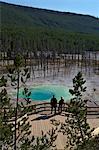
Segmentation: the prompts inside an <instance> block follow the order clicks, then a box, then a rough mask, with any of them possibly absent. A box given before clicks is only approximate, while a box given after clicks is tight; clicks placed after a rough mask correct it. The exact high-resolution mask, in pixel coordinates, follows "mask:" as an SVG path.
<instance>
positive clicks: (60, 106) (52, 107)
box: [50, 95, 64, 114]
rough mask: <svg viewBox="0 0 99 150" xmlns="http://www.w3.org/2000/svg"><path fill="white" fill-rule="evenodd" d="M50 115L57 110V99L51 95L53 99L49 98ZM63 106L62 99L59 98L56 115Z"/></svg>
mask: <svg viewBox="0 0 99 150" xmlns="http://www.w3.org/2000/svg"><path fill="white" fill-rule="evenodd" d="M50 104H51V114H52V112H53V111H54V114H56V109H57V99H56V98H55V96H54V95H53V97H52V98H51V102H50ZM63 106H64V99H63V98H62V97H61V99H60V100H59V105H58V113H61V112H62V108H63Z"/></svg>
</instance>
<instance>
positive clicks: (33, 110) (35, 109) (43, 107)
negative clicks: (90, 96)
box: [26, 102, 99, 115]
mask: <svg viewBox="0 0 99 150" xmlns="http://www.w3.org/2000/svg"><path fill="white" fill-rule="evenodd" d="M58 106H59V104H57V109H56V111H57V112H58ZM26 107H28V108H29V110H30V112H28V115H30V114H38V113H40V112H45V111H51V105H50V103H48V102H45V103H39V104H32V105H28V106H26ZM67 108H68V104H67V103H65V105H64V107H63V112H66V110H67ZM87 115H99V106H94V107H92V106H87Z"/></svg>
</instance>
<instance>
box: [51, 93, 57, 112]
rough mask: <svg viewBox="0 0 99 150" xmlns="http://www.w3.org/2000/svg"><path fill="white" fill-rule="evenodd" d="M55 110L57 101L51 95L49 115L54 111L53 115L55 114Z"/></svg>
mask: <svg viewBox="0 0 99 150" xmlns="http://www.w3.org/2000/svg"><path fill="white" fill-rule="evenodd" d="M56 108H57V99H56V98H55V96H54V95H53V97H52V99H51V114H52V112H53V110H54V114H56Z"/></svg>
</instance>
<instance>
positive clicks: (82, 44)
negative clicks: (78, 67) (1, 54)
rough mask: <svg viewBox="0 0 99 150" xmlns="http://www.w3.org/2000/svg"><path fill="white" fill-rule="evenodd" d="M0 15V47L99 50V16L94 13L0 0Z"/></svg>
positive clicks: (26, 49)
mask: <svg viewBox="0 0 99 150" xmlns="http://www.w3.org/2000/svg"><path fill="white" fill-rule="evenodd" d="M0 15H1V24H0V28H1V30H0V38H1V45H0V51H9V50H11V51H21V52H22V51H23V52H24V51H30V50H31V51H35V52H36V51H53V52H56V51H57V52H59V53H61V52H62V53H63V52H66V53H82V52H83V51H85V50H95V51H96V50H99V19H98V18H95V17H93V16H88V15H81V14H74V13H69V12H67V13H66V12H58V11H52V10H45V9H38V8H30V7H25V6H18V5H13V4H8V3H4V2H0Z"/></svg>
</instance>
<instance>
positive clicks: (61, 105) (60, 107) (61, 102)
mask: <svg viewBox="0 0 99 150" xmlns="http://www.w3.org/2000/svg"><path fill="white" fill-rule="evenodd" d="M63 105H64V99H63V98H62V97H61V99H60V101H59V107H58V111H59V113H62V108H63Z"/></svg>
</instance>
